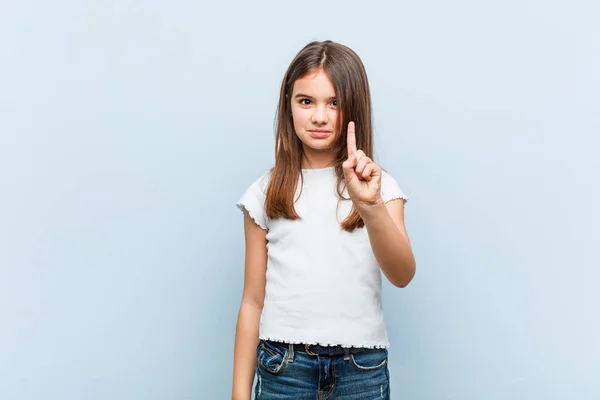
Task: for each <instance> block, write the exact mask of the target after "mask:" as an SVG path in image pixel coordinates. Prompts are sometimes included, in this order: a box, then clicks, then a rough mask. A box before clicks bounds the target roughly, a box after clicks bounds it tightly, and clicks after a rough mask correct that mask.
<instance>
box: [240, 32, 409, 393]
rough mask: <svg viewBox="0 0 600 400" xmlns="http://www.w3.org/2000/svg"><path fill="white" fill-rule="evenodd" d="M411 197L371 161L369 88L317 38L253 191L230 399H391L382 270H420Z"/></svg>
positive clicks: (285, 99) (343, 53) (286, 83)
mask: <svg viewBox="0 0 600 400" xmlns="http://www.w3.org/2000/svg"><path fill="white" fill-rule="evenodd" d="M406 200H407V197H406V196H405V195H404V193H403V192H402V190H401V189H400V187H399V186H398V183H397V182H396V181H395V180H394V179H393V178H392V177H391V176H390V175H389V174H387V173H386V172H385V171H383V170H382V169H381V168H380V167H379V166H378V165H377V164H375V162H374V161H373V133H372V126H371V99H370V93H369V84H368V80H367V75H366V73H365V69H364V66H363V64H362V62H361V60H360V58H359V57H358V56H357V55H356V54H355V53H354V51H352V50H351V49H349V48H348V47H346V46H343V45H340V44H337V43H334V42H331V41H325V42H313V43H310V44H308V45H307V46H306V47H304V48H303V49H302V50H301V51H300V52H299V53H298V54H297V56H296V57H295V58H294V60H293V61H292V63H291V65H290V66H289V68H288V70H287V72H286V74H285V77H284V79H283V83H282V85H281V92H280V99H279V108H278V113H277V124H276V148H275V166H274V168H272V169H271V170H270V171H269V172H267V173H265V174H264V175H263V176H261V177H260V178H259V179H257V180H256V181H255V182H254V183H252V185H250V187H249V188H248V189H247V191H246V192H245V193H244V195H243V196H242V198H241V199H240V201H239V202H238V204H237V205H238V207H240V208H241V209H242V210H243V212H244V232H245V245H246V256H245V279H244V292H243V296H242V304H241V306H240V311H239V317H238V322H237V331H236V339H235V350H234V354H235V355H234V372H233V399H235V400H242V399H250V397H251V396H250V395H251V391H252V382H253V380H254V378H255V374H256V378H257V379H256V385H255V388H254V394H255V397H256V398H257V399H265V400H271V399H277V400H281V399H294V400H304V399H307V400H308V399H311V400H314V399H343V400H351V399H352V400H358V399H360V400H363V399H389V396H390V384H389V372H388V368H387V355H388V353H387V348H388V347H389V342H388V338H387V332H386V326H385V322H384V318H383V311H382V305H381V272H383V274H384V275H385V276H386V277H387V279H388V280H389V281H390V282H391V283H392V284H393V285H395V286H397V287H405V286H406V285H408V283H409V282H410V281H411V279H412V278H413V276H414V274H415V260H414V256H413V253H412V250H411V246H410V242H409V238H408V234H407V233H406V229H405V227H404V203H405V201H406Z"/></svg>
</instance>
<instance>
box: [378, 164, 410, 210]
mask: <svg viewBox="0 0 600 400" xmlns="http://www.w3.org/2000/svg"><path fill="white" fill-rule="evenodd" d="M381 198H382V199H383V202H384V203H387V202H389V201H392V200H398V199H403V200H404V202H405V203H406V202H407V201H408V196H406V194H404V192H403V191H402V189H401V188H400V185H399V184H398V182H396V180H395V179H394V178H393V177H392V176H391V175H390V174H388V173H387V172H385V171H382V175H381Z"/></svg>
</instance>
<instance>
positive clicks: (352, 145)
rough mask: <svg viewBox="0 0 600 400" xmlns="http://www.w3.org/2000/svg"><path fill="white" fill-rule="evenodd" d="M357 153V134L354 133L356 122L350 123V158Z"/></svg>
mask: <svg viewBox="0 0 600 400" xmlns="http://www.w3.org/2000/svg"><path fill="white" fill-rule="evenodd" d="M354 153H356V133H355V131H354V122H353V121H350V123H348V156H351V155H352V154H354Z"/></svg>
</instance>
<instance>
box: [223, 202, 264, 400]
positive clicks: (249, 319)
mask: <svg viewBox="0 0 600 400" xmlns="http://www.w3.org/2000/svg"><path fill="white" fill-rule="evenodd" d="M266 234H267V231H265V230H264V229H262V228H261V227H259V226H258V225H257V224H256V223H255V222H254V221H253V220H252V218H251V217H250V215H249V214H248V211H246V210H244V235H245V242H246V260H245V275H244V292H243V295H242V304H241V305H240V311H239V315H238V321H237V328H236V334H235V348H234V360H233V393H232V395H233V397H232V398H233V400H250V395H251V393H252V383H253V381H254V373H255V370H256V346H257V345H258V325H259V321H260V315H261V313H262V308H263V303H264V299H265V282H266V277H265V276H266V271H267V239H266Z"/></svg>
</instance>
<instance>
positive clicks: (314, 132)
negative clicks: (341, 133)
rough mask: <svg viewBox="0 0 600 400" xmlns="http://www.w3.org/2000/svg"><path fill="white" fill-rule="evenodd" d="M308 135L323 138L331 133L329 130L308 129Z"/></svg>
mask: <svg viewBox="0 0 600 400" xmlns="http://www.w3.org/2000/svg"><path fill="white" fill-rule="evenodd" d="M308 133H309V135H310V136H311V137H313V138H315V139H324V138H326V137H328V136H329V135H331V131H321V130H310V131H308Z"/></svg>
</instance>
